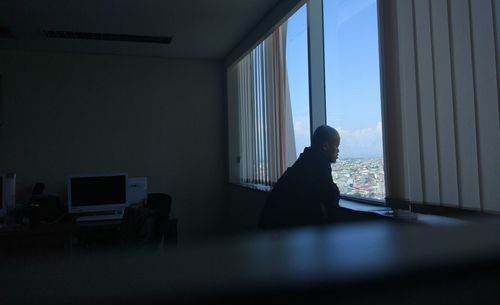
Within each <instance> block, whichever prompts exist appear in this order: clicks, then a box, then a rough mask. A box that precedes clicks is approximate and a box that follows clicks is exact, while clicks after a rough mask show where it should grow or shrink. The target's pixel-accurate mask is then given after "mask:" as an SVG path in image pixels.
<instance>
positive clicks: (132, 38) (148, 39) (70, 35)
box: [43, 31, 172, 44]
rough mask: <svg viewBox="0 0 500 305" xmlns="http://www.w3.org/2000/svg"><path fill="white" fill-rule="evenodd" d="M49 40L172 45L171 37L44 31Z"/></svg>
mask: <svg viewBox="0 0 500 305" xmlns="http://www.w3.org/2000/svg"><path fill="white" fill-rule="evenodd" d="M43 33H44V34H45V36H46V37H48V38H63V39H86V40H106V41H128V42H145V43H163V44H170V42H171V41H172V37H170V36H144V35H123V34H110V33H87V32H69V31H43Z"/></svg>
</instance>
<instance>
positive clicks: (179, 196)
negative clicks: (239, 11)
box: [0, 50, 227, 241]
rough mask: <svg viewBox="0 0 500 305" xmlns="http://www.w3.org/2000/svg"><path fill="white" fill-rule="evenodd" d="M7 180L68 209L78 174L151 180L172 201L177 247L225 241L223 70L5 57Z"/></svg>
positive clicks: (69, 57)
mask: <svg viewBox="0 0 500 305" xmlns="http://www.w3.org/2000/svg"><path fill="white" fill-rule="evenodd" d="M0 74H1V79H2V95H3V96H2V100H3V108H2V109H3V113H2V119H3V125H2V126H1V127H0V147H1V149H0V171H1V172H15V173H16V174H17V187H18V202H20V203H23V202H26V200H27V196H28V194H29V193H30V191H31V188H32V186H33V184H34V183H35V182H43V183H45V184H46V192H48V193H53V194H57V195H59V196H61V198H62V201H63V202H66V201H67V200H66V196H67V195H66V179H67V176H68V175H72V174H98V173H113V172H128V174H129V176H131V177H133V176H147V177H148V184H149V192H165V193H168V194H170V195H171V196H172V197H173V207H172V208H173V215H174V217H177V218H178V232H179V239H180V240H181V241H182V240H183V239H190V238H200V237H201V238H202V237H205V236H207V235H210V234H218V233H219V232H221V230H222V229H221V228H222V221H223V219H222V218H223V212H224V211H223V208H224V206H225V205H224V203H225V201H226V190H225V184H226V163H227V162H226V154H227V153H226V147H225V143H226V140H225V137H226V130H225V123H224V121H225V117H224V114H225V103H224V88H225V84H224V69H223V64H222V62H219V61H208V60H184V59H165V58H152V57H151V58H147V57H127V56H107V55H84V54H65V53H49V52H27V51H26V52H25V51H14V50H0Z"/></svg>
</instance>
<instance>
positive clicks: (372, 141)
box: [337, 122, 383, 158]
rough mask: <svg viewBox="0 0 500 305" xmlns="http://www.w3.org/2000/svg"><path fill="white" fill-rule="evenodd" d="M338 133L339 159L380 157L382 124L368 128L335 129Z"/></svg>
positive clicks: (378, 123)
mask: <svg viewBox="0 0 500 305" xmlns="http://www.w3.org/2000/svg"><path fill="white" fill-rule="evenodd" d="M337 130H338V131H339V133H340V138H341V141H340V158H369V157H381V156H382V154H383V145H382V122H377V124H376V125H375V126H373V127H370V128H362V129H343V128H337Z"/></svg>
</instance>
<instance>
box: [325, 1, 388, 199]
mask: <svg viewBox="0 0 500 305" xmlns="http://www.w3.org/2000/svg"><path fill="white" fill-rule="evenodd" d="M323 12H324V45H325V83H326V87H325V91H326V111H327V113H326V117H327V124H328V125H330V126H333V127H335V128H337V129H338V130H339V133H340V136H341V145H340V155H339V158H340V159H339V160H338V162H337V163H336V164H335V165H334V166H333V171H332V175H333V179H334V181H335V182H336V183H337V185H338V186H339V189H340V191H341V193H344V194H346V195H354V196H361V197H369V198H377V199H383V198H384V197H385V185H384V184H385V183H384V159H383V147H382V119H381V104H380V70H379V47H378V28H377V2H376V0H324V1H323Z"/></svg>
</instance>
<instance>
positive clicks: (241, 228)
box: [226, 185, 269, 234]
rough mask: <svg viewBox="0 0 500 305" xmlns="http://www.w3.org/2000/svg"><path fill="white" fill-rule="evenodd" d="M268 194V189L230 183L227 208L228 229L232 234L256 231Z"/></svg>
mask: <svg viewBox="0 0 500 305" xmlns="http://www.w3.org/2000/svg"><path fill="white" fill-rule="evenodd" d="M268 194H269V193H268V192H266V191H260V190H256V189H251V188H247V187H242V186H238V185H230V186H229V187H228V208H227V209H226V213H227V217H226V218H227V219H228V220H229V221H228V223H227V225H228V229H229V230H228V231H229V232H231V234H244V233H252V232H255V231H256V230H257V228H258V223H259V219H260V214H261V212H262V209H263V208H264V204H265V202H266V199H267V196H268Z"/></svg>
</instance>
